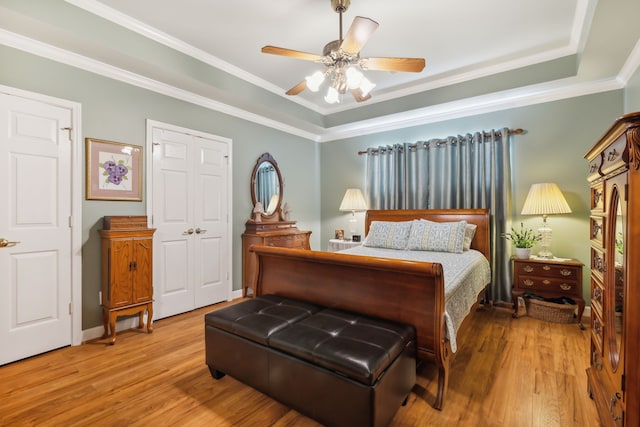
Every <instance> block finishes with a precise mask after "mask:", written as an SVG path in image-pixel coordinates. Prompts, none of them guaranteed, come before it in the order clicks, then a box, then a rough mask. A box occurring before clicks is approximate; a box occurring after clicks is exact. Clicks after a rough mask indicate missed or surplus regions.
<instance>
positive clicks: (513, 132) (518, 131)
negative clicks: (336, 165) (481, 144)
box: [358, 128, 525, 156]
mask: <svg viewBox="0 0 640 427" xmlns="http://www.w3.org/2000/svg"><path fill="white" fill-rule="evenodd" d="M524 132H525V131H524V129H520V128H518V129H509V131H508V132H507V133H508V134H509V135H522V134H523V133H524ZM494 135H496V136H502V132H495V133H494ZM482 136H484V137H489V136H491V134H490V133H487V132H482ZM466 140H467V137H466V136H463V137H461V138H458V137H456V138H454V140H453V142H454V143H455V142H458V141H466ZM430 141H434V142H435V144H437V145H440V144H446V143H447V142H449V141H448V140H447V139H442V138H440V139H431V140H430ZM419 144H427V145H428V142H427V141H419V142H417V143H415V144H410V145H409V146H408V148H409V149H415V148H417V147H418V145H419ZM383 151H386V150H384V149H383ZM368 152H369V151H368V150H364V151H358V155H359V156H360V155H362V154H367V153H368ZM371 152H372V153H374V154H375V153H378V152H380V149H378V148H375V149H373V150H371Z"/></svg>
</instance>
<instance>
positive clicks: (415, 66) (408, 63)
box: [360, 58, 425, 73]
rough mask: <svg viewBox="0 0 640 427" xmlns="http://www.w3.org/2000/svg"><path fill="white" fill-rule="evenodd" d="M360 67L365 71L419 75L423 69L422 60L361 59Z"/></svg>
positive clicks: (423, 63) (423, 62)
mask: <svg viewBox="0 0 640 427" xmlns="http://www.w3.org/2000/svg"><path fill="white" fill-rule="evenodd" d="M360 66H361V67H362V68H363V69H365V70H381V71H407V72H412V73H419V72H420V71H422V70H423V69H424V66H425V61H424V58H362V59H360Z"/></svg>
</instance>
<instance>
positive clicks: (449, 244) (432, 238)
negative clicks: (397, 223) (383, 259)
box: [408, 219, 467, 254]
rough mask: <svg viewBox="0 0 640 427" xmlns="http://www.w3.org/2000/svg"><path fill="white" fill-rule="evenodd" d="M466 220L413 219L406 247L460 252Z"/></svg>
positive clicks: (417, 249)
mask: <svg viewBox="0 0 640 427" xmlns="http://www.w3.org/2000/svg"><path fill="white" fill-rule="evenodd" d="M466 227H467V222H466V221H460V222H432V221H427V220H425V219H420V220H415V221H413V224H412V225H411V234H410V235H409V243H408V249H409V250H412V251H433V252H453V253H458V254H459V253H462V250H463V247H464V231H465V228H466Z"/></svg>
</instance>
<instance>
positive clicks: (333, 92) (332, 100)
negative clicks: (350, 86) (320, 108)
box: [324, 86, 340, 104]
mask: <svg viewBox="0 0 640 427" xmlns="http://www.w3.org/2000/svg"><path fill="white" fill-rule="evenodd" d="M324 100H325V101H326V102H327V103H329V104H337V103H338V102H340V94H339V93H338V90H337V89H336V88H334V87H333V86H331V87H329V90H327V95H326V96H325V97H324Z"/></svg>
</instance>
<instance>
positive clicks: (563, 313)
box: [525, 298, 578, 323]
mask: <svg viewBox="0 0 640 427" xmlns="http://www.w3.org/2000/svg"><path fill="white" fill-rule="evenodd" d="M525 301H526V302H527V314H528V315H529V316H531V317H533V318H535V319H540V320H546V321H547V322H555V323H573V319H574V316H575V311H576V308H577V307H578V306H577V305H573V304H556V303H553V302H547V301H539V300H536V299H531V298H526V299H525Z"/></svg>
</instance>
